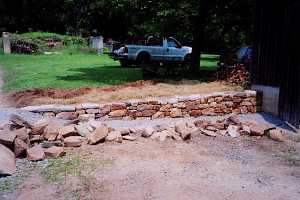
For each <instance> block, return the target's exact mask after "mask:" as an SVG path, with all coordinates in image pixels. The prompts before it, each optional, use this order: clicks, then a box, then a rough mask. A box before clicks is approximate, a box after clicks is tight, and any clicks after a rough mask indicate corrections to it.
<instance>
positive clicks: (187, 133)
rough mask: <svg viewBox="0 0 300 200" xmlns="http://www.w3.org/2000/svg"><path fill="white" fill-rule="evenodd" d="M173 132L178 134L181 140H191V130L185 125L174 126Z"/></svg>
mask: <svg viewBox="0 0 300 200" xmlns="http://www.w3.org/2000/svg"><path fill="white" fill-rule="evenodd" d="M175 131H176V132H177V133H179V134H180V137H181V138H182V139H183V140H189V139H191V129H190V128H189V127H187V124H186V123H178V124H176V125H175Z"/></svg>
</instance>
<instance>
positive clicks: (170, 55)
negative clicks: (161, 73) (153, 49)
mask: <svg viewBox="0 0 300 200" xmlns="http://www.w3.org/2000/svg"><path fill="white" fill-rule="evenodd" d="M164 57H165V60H166V61H181V60H182V56H181V44H180V43H179V42H178V41H177V40H175V39H174V38H167V39H166V40H165V55H164Z"/></svg>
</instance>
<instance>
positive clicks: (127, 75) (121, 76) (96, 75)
mask: <svg viewBox="0 0 300 200" xmlns="http://www.w3.org/2000/svg"><path fill="white" fill-rule="evenodd" d="M69 71H72V72H78V73H75V74H72V75H65V76H58V77H57V79H58V80H63V81H70V82H71V81H74V82H75V81H86V82H88V83H97V84H100V85H101V84H103V85H117V84H123V83H127V82H133V81H137V80H141V79H142V73H141V70H140V69H137V68H123V67H121V66H101V67H93V68H75V69H70V70H69Z"/></svg>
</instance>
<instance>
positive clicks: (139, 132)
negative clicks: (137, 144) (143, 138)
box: [129, 127, 145, 135]
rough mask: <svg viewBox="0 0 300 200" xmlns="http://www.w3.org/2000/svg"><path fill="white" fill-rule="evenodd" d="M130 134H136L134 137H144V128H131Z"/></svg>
mask: <svg viewBox="0 0 300 200" xmlns="http://www.w3.org/2000/svg"><path fill="white" fill-rule="evenodd" d="M129 130H130V133H132V134H134V135H142V134H143V132H144V131H145V129H144V127H133V128H130V129H129Z"/></svg>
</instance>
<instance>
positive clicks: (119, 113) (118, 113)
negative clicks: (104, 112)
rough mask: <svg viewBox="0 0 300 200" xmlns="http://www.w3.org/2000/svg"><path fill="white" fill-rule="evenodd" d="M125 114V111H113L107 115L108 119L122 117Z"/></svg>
mask: <svg viewBox="0 0 300 200" xmlns="http://www.w3.org/2000/svg"><path fill="white" fill-rule="evenodd" d="M126 114H127V110H115V111H112V112H110V113H109V116H110V117H124V116H126Z"/></svg>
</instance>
